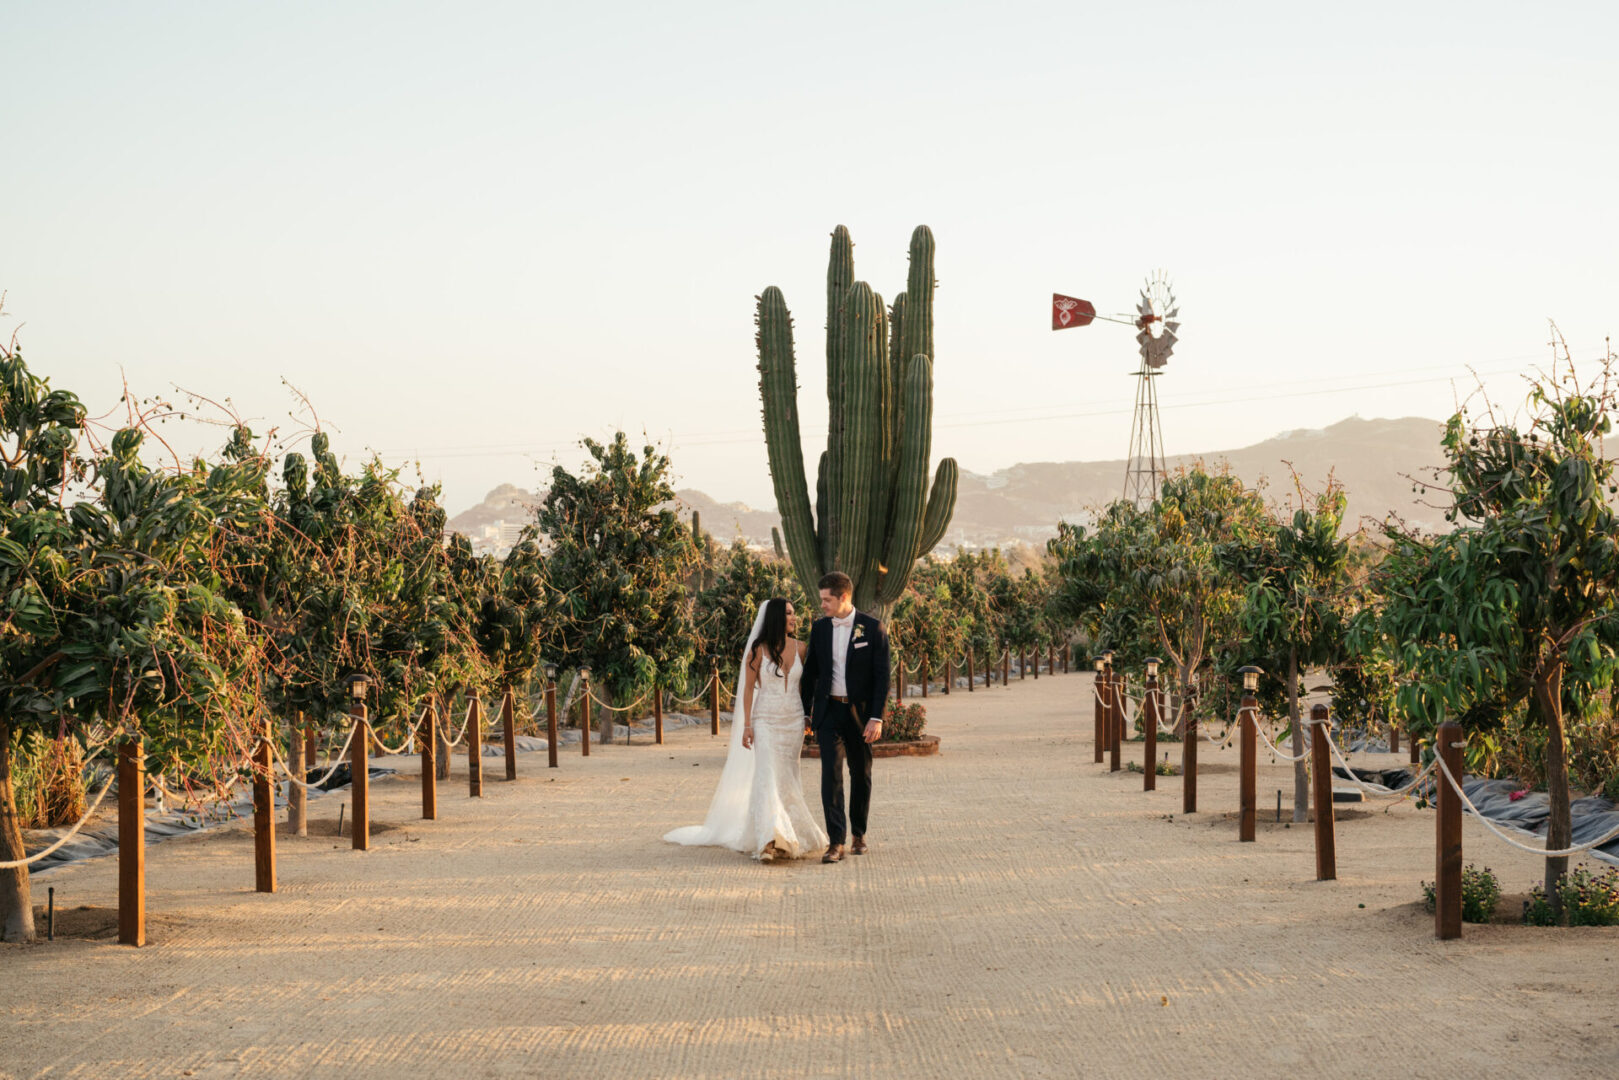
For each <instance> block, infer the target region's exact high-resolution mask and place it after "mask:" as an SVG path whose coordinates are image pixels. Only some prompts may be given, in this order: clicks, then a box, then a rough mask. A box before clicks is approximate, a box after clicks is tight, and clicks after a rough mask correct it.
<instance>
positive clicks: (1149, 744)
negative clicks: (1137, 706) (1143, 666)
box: [1141, 673, 1158, 791]
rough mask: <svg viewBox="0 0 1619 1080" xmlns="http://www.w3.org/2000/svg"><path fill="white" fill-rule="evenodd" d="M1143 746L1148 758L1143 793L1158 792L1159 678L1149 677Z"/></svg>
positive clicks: (1143, 761) (1142, 730) (1142, 731)
mask: <svg viewBox="0 0 1619 1080" xmlns="http://www.w3.org/2000/svg"><path fill="white" fill-rule="evenodd" d="M1141 734H1142V745H1143V746H1145V747H1146V756H1145V757H1144V758H1143V759H1142V765H1143V766H1144V768H1143V769H1142V772H1143V776H1142V778H1141V790H1142V791H1156V790H1158V676H1157V675H1156V674H1152V673H1149V674H1148V675H1147V699H1146V700H1145V701H1144V702H1142V712H1141Z"/></svg>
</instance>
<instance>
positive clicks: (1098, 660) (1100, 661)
mask: <svg viewBox="0 0 1619 1080" xmlns="http://www.w3.org/2000/svg"><path fill="white" fill-rule="evenodd" d="M1094 662H1095V664H1096V671H1097V673H1098V674H1100V673H1101V671H1102V668H1103V666H1104V665H1105V664H1106V663H1107V661H1106V660H1103V659H1102V658H1101V657H1100V656H1098V657H1097V658H1096V660H1095V661H1094Z"/></svg>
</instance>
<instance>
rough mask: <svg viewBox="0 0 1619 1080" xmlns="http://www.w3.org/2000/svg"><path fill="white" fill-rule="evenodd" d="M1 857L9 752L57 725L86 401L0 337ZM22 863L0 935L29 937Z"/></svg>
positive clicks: (5, 895)
mask: <svg viewBox="0 0 1619 1080" xmlns="http://www.w3.org/2000/svg"><path fill="white" fill-rule="evenodd" d="M0 391H3V393H4V395H5V396H4V398H3V399H0V597H4V599H3V601H0V863H11V862H18V861H20V860H21V859H22V858H23V857H24V850H23V840H22V828H21V823H20V822H19V820H18V816H17V802H16V792H15V790H14V786H13V780H12V769H13V764H14V761H13V755H14V754H15V753H16V752H17V749H18V747H19V746H20V745H21V744H22V741H23V740H22V738H21V736H22V734H23V733H24V732H25V731H28V730H36V731H41V732H47V733H48V734H50V735H55V734H57V729H58V724H57V723H56V714H57V712H58V709H59V707H60V705H61V699H60V697H59V695H58V694H57V692H56V687H55V678H56V672H57V669H58V668H59V667H60V665H61V661H62V659H63V653H62V650H61V637H62V628H63V622H64V619H65V617H66V612H65V611H64V608H65V606H66V603H65V598H66V596H67V594H68V592H69V590H70V589H71V587H72V579H73V574H74V570H73V563H74V557H75V554H76V553H75V550H74V549H75V547H76V546H77V530H76V529H75V528H74V526H73V524H72V522H71V521H70V519H69V517H68V514H67V512H66V510H65V509H64V508H63V506H62V499H63V496H64V494H65V491H66V488H67V486H68V485H69V484H70V483H71V482H72V481H74V480H75V479H77V478H79V477H80V476H81V475H82V470H83V463H82V461H80V460H79V458H78V455H77V448H78V439H79V433H80V431H81V429H82V428H83V425H84V418H85V410H84V406H83V405H82V404H80V402H79V399H78V398H77V397H75V396H74V395H73V394H71V393H69V392H68V391H66V390H52V389H51V387H50V383H49V381H48V380H46V379H43V378H41V377H39V376H38V375H35V374H33V372H31V371H29V369H28V366H27V364H25V363H24V362H23V358H22V353H21V350H20V349H17V348H15V347H11V348H6V347H0ZM33 936H34V908H33V903H32V899H31V894H30V890H29V887H28V867H27V866H25V865H23V866H10V867H5V868H0V940H5V941H29V940H32V938H33Z"/></svg>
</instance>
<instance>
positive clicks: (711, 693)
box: [708, 663, 742, 735]
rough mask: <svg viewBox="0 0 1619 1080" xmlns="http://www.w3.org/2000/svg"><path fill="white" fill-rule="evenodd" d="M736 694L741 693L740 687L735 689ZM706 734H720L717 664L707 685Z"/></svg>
mask: <svg viewBox="0 0 1619 1080" xmlns="http://www.w3.org/2000/svg"><path fill="white" fill-rule="evenodd" d="M737 692H738V693H741V692H742V688H741V687H740V686H739V687H737ZM708 733H709V734H710V735H718V734H719V733H720V666H719V664H717V663H716V664H715V665H714V669H713V672H712V677H711V679H710V681H709V684H708Z"/></svg>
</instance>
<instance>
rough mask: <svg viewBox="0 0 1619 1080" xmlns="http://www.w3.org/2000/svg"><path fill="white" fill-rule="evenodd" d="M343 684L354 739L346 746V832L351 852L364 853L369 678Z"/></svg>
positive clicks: (367, 805)
mask: <svg viewBox="0 0 1619 1080" xmlns="http://www.w3.org/2000/svg"><path fill="white" fill-rule="evenodd" d="M344 682H345V683H346V684H347V686H348V691H349V702H350V706H349V710H350V711H349V715H350V716H352V717H354V738H353V740H352V741H351V742H350V743H349V775H350V777H351V778H352V787H351V789H350V790H351V792H352V794H351V795H350V802H351V803H353V811H354V812H353V818H354V821H353V823H352V824H351V825H350V831H351V832H352V834H353V837H354V850H355V851H365V850H367V849H368V848H370V847H371V787H370V779H371V775H370V771H369V766H370V757H371V722H370V721H369V720H368V719H366V711H365V695H366V692H367V691H369V690H370V689H371V679H370V677H369V676H367V675H364V674H360V673H356V674H353V675H350V676H349V677H348V678H347V679H345V680H344Z"/></svg>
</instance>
